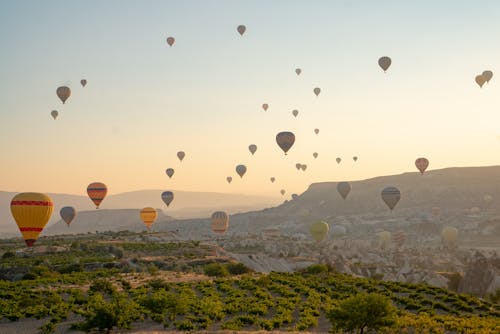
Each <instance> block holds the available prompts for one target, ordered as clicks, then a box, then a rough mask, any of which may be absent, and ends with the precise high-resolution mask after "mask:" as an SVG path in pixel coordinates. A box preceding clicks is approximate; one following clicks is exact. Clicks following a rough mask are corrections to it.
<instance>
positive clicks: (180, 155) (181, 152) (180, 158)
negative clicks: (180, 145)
mask: <svg viewBox="0 0 500 334" xmlns="http://www.w3.org/2000/svg"><path fill="white" fill-rule="evenodd" d="M185 156H186V153H184V151H179V152H177V158H179V160H180V161H182V160H184V157H185Z"/></svg>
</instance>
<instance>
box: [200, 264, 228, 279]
mask: <svg viewBox="0 0 500 334" xmlns="http://www.w3.org/2000/svg"><path fill="white" fill-rule="evenodd" d="M203 269H204V271H205V274H206V275H207V276H211V277H226V276H229V272H228V271H227V269H226V267H225V266H223V265H222V264H220V263H210V264H207V265H206V266H205V267H204V268H203Z"/></svg>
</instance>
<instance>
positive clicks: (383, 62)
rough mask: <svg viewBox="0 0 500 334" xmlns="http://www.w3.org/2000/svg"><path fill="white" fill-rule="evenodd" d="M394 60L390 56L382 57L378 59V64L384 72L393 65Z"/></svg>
mask: <svg viewBox="0 0 500 334" xmlns="http://www.w3.org/2000/svg"><path fill="white" fill-rule="evenodd" d="M391 63H392V60H391V58H389V57H380V58H379V60H378V66H380V67H381V68H382V69H383V70H384V72H385V71H387V69H388V68H389V67H390V66H391Z"/></svg>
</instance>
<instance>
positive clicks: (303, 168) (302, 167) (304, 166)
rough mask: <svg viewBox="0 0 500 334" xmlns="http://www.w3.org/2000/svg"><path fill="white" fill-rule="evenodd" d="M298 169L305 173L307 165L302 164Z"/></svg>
mask: <svg viewBox="0 0 500 334" xmlns="http://www.w3.org/2000/svg"><path fill="white" fill-rule="evenodd" d="M300 168H301V169H302V171H303V172H305V171H306V169H307V165H306V164H302V165H300Z"/></svg>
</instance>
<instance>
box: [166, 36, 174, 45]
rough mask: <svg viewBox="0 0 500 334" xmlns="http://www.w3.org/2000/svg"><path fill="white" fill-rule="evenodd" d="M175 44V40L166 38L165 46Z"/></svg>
mask: <svg viewBox="0 0 500 334" xmlns="http://www.w3.org/2000/svg"><path fill="white" fill-rule="evenodd" d="M174 43H175V38H173V37H168V38H167V44H168V45H169V46H170V47H171V46H172V45H174Z"/></svg>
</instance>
